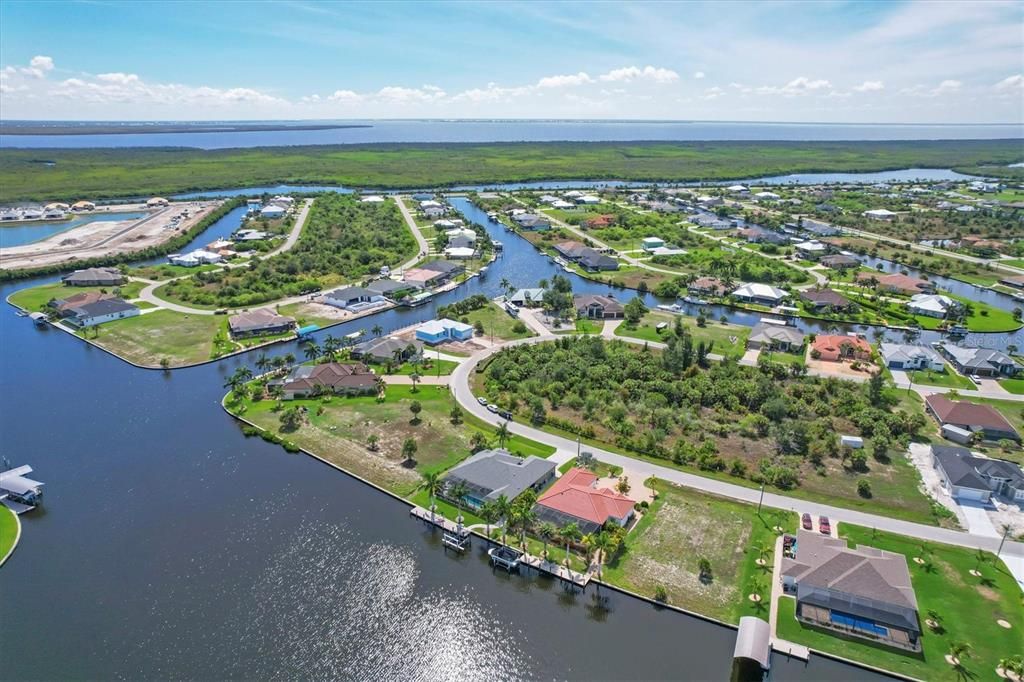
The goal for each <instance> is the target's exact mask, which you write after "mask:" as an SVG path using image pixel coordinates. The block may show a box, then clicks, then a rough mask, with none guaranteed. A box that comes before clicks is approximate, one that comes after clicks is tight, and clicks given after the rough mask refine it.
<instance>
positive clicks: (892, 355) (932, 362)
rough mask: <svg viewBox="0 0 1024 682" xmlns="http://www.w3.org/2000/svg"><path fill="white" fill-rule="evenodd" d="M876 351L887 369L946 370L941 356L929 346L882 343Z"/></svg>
mask: <svg viewBox="0 0 1024 682" xmlns="http://www.w3.org/2000/svg"><path fill="white" fill-rule="evenodd" d="M878 350H879V352H880V353H881V355H882V359H883V360H884V361H885V365H886V367H888V368H889V369H902V370H908V369H909V370H913V369H930V370H932V371H935V372H943V371H945V369H946V362H945V361H944V360H943V359H942V356H941V355H939V354H938V352H937V351H935V349H933V348H931V347H929V346H913V345H909V344H905V343H887V342H884V343H882V344H881V345H880V346H879V347H878Z"/></svg>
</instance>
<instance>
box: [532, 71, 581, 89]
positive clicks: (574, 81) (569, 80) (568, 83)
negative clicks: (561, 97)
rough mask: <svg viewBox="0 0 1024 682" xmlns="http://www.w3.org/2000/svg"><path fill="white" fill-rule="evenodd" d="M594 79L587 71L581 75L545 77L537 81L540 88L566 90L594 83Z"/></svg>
mask: <svg viewBox="0 0 1024 682" xmlns="http://www.w3.org/2000/svg"><path fill="white" fill-rule="evenodd" d="M593 82H594V79H593V78H591V77H590V75H589V74H587V73H586V72H585V71H580V72H579V73H575V74H573V73H571V74H568V75H564V76H545V77H544V78H541V79H540V80H539V81H537V87H538V88H564V87H574V86H577V85H583V84H585V83H593Z"/></svg>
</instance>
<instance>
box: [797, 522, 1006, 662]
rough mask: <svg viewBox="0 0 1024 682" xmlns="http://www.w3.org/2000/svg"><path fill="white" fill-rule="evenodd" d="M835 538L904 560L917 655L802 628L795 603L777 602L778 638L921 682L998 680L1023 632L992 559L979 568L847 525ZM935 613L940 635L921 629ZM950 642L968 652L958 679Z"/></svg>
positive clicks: (963, 556) (962, 555) (1001, 569)
mask: <svg viewBox="0 0 1024 682" xmlns="http://www.w3.org/2000/svg"><path fill="white" fill-rule="evenodd" d="M839 534H840V535H841V536H842V537H844V538H846V539H847V540H849V541H850V544H851V545H853V546H857V545H868V546H871V547H877V548H879V549H884V550H888V551H890V552H897V553H899V554H903V555H904V556H906V557H907V565H908V566H909V567H910V579H911V581H912V583H913V585H914V592H915V593H916V595H917V603H918V614H919V617H920V620H921V624H922V629H923V630H924V633H923V634H922V646H923V652H922V653H921V654H918V655H914V654H909V653H901V652H898V651H896V650H893V649H890V648H889V647H884V646H876V645H874V644H872V643H869V642H865V641H863V640H858V639H853V638H845V637H841V636H836V635H833V634H832V633H830V632H828V631H825V630H820V629H817V628H811V627H805V626H803V625H801V624H800V623H799V622H797V620H796V619H795V617H794V605H795V602H794V600H793V599H790V598H783V599H782V600H781V602H780V606H781V608H780V611H779V636H781V637H783V638H785V639H788V640H791V641H794V642H798V643H801V644H806V645H808V646H810V647H813V648H815V649H819V650H821V651H828V652H831V653H835V654H838V655H840V656H844V657H846V658H851V659H853V660H857V661H861V662H864V663H868V664H870V665H874V666H878V667H880V668H884V669H886V670H891V671H893V672H896V673H899V674H901V675H909V676H911V677H916V678H918V679H922V680H969V679H979V680H991V679H996V674H995V668H996V664H997V663H998V661H999V659H1000V658H1005V657H1009V656H1012V655H1014V654H1018V653H1020V651H1021V641H1022V640H1021V632H1022V629H1024V610H1022V609H1021V590H1020V588H1019V587H1018V586H1017V584H1016V582H1015V581H1014V579H1013V576H1012V575H1011V574H1010V573H1009V571H1008V570H1007V569H1006V567H1005V566H1004V565H1003V564H1002V562H1000V561H998V560H997V559H996V558H995V556H994V555H992V554H991V553H988V552H985V553H984V554H983V556H984V561H981V562H979V560H978V555H977V553H976V552H975V551H972V550H969V549H964V548H960V547H951V546H949V545H940V544H934V543H929V544H927V545H925V546H922V545H921V543H920V541H918V540H916V539H913V538H908V537H905V536H901V535H893V534H890V533H883V532H880V531H874V530H872V529H870V528H862V527H860V526H851V525H847V524H845V523H844V524H840V526H839ZM914 557H921V558H923V559H925V560H926V563H925V564H924V565H918V564H916V563H914V561H913V558H914ZM972 569H977V570H979V571H980V572H981V574H982V577H981V578H976V577H974V576H972V575H971V574H970V571H971V570H972ZM933 610H934V611H935V612H937V613H938V615H939V617H940V624H941V631H940V632H932V631H931V630H930V629H928V628H927V627H925V626H924V619H925V618H928V617H929V615H928V614H929V612H930V611H933ZM998 619H1005V620H1006V621H1008V622H1009V623H1010V624H1011V625H1012V629H1009V630H1007V629H1005V628H1002V627H1000V626H999V625H998V624H997V623H996V621H997V620H998ZM950 642H966V643H967V644H969V645H970V647H971V649H972V651H971V655H970V658H966V659H964V660H963V661H962V664H963V668H964V672H963V673H958V672H957V671H956V670H955V669H954V668H953V666H951V665H949V664H948V663H946V661H945V659H944V657H945V655H946V654H947V653H948V651H949V644H950Z"/></svg>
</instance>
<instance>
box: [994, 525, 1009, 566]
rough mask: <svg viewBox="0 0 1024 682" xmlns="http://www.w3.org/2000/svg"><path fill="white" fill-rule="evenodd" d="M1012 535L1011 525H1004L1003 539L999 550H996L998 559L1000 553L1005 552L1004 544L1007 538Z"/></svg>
mask: <svg viewBox="0 0 1024 682" xmlns="http://www.w3.org/2000/svg"><path fill="white" fill-rule="evenodd" d="M1009 534H1010V524H1008V523H1006V524H1003V538H1002V539H1001V540H1000V541H999V549H997V550H996V558H997V559H998V558H999V553H1000V552H1002V551H1003V543H1004V542H1006V536H1007V535H1009Z"/></svg>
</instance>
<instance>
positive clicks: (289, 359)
mask: <svg viewBox="0 0 1024 682" xmlns="http://www.w3.org/2000/svg"><path fill="white" fill-rule="evenodd" d="M274 359H275V360H276V359H277V358H274ZM294 363H295V355H294V354H292V353H285V354H284V364H286V365H291V364H294Z"/></svg>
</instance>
